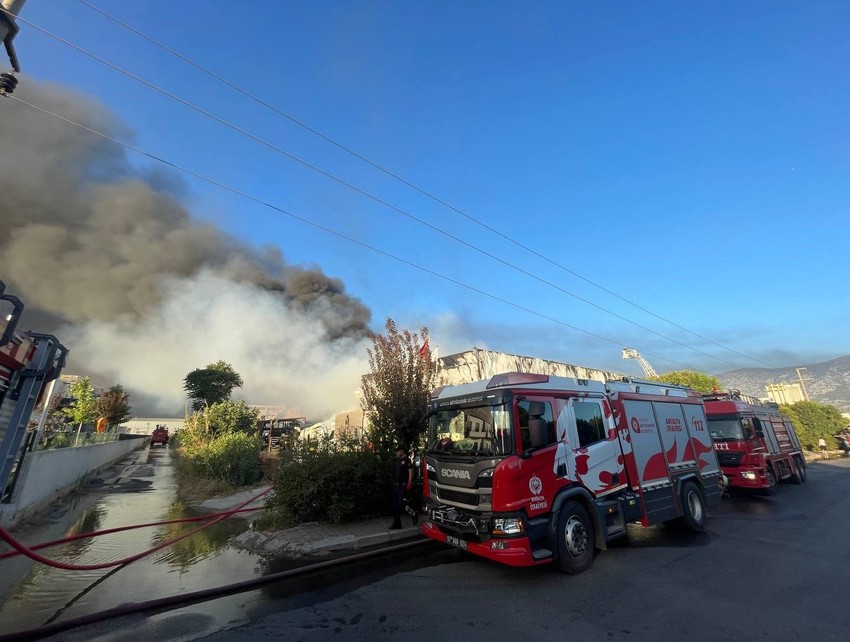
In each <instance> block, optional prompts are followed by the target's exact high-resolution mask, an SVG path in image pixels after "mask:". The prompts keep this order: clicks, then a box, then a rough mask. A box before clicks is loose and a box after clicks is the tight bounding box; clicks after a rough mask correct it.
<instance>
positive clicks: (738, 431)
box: [708, 415, 755, 441]
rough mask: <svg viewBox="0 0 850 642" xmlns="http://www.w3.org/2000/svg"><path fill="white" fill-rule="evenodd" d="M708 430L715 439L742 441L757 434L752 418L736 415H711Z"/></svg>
mask: <svg viewBox="0 0 850 642" xmlns="http://www.w3.org/2000/svg"><path fill="white" fill-rule="evenodd" d="M708 430H709V434H710V435H711V438H712V439H713V440H715V441H742V440H744V439H749V438H750V437H752V436H753V435H754V434H755V430H754V429H753V424H752V421H751V420H750V418H749V417H743V418H740V417H738V416H736V415H729V416H724V415H716V416H712V417H709V418H708Z"/></svg>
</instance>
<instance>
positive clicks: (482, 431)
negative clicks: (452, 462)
mask: <svg viewBox="0 0 850 642" xmlns="http://www.w3.org/2000/svg"><path fill="white" fill-rule="evenodd" d="M510 417H511V415H510V412H509V410H508V407H507V406H505V405H498V406H480V407H476V408H453V409H451V410H439V411H437V412H435V413H434V414H432V415H431V417H430V422H429V426H428V450H429V451H436V452H439V453H442V454H447V455H469V456H473V457H498V456H501V455H507V454H510V453H511V452H512V450H513V436H512V435H513V432H512V431H511V418H510Z"/></svg>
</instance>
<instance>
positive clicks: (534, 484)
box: [528, 475, 543, 495]
mask: <svg viewBox="0 0 850 642" xmlns="http://www.w3.org/2000/svg"><path fill="white" fill-rule="evenodd" d="M528 490H530V491H531V494H532V495H539V494H540V493H542V492H543V482H542V481H540V478H539V477H538V476H537V475H535V476H534V477H532V478H531V479H529V480H528Z"/></svg>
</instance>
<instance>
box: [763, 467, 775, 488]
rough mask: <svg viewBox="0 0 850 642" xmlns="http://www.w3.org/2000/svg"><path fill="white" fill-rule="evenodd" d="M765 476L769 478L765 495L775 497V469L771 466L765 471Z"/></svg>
mask: <svg viewBox="0 0 850 642" xmlns="http://www.w3.org/2000/svg"><path fill="white" fill-rule="evenodd" d="M765 475H766V476H767V488H765V489H764V494H765V495H775V494H776V473H774V472H773V468H771V467H770V466H768V467H767V470H766V471H765Z"/></svg>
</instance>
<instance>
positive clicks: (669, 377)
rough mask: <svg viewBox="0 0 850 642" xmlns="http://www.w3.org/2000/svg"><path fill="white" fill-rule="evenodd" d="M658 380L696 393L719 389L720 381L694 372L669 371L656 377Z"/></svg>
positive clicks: (708, 375)
mask: <svg viewBox="0 0 850 642" xmlns="http://www.w3.org/2000/svg"><path fill="white" fill-rule="evenodd" d="M658 380H659V381H664V382H666V383H672V384H675V385H677V386H687V387H688V388H692V389H693V390H696V391H698V392H712V391H714V390H719V389H720V379H718V378H717V377H714V376H712V375H710V374H705V373H704V372H697V371H696V370H671V371H670V372H665V373H663V374H660V375H658Z"/></svg>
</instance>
